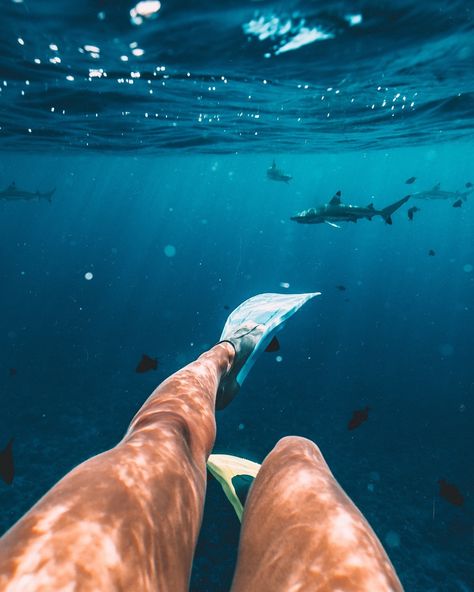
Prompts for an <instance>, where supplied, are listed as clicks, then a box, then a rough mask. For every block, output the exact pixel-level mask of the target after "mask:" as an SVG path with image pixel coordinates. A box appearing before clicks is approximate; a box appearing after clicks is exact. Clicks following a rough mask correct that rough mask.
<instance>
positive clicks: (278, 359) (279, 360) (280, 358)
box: [275, 356, 283, 362]
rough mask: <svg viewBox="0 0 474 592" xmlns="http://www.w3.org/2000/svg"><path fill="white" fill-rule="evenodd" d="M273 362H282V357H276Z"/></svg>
mask: <svg viewBox="0 0 474 592" xmlns="http://www.w3.org/2000/svg"><path fill="white" fill-rule="evenodd" d="M275 360H276V361H277V362H283V357H282V356H277V357H276V358H275Z"/></svg>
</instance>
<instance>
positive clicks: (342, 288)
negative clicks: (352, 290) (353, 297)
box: [336, 285, 346, 292]
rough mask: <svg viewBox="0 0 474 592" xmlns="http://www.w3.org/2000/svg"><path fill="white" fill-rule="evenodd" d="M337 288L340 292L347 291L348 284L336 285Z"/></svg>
mask: <svg viewBox="0 0 474 592" xmlns="http://www.w3.org/2000/svg"><path fill="white" fill-rule="evenodd" d="M336 288H337V289H338V290H339V291H340V292H345V291H346V286H343V285H340V286H336Z"/></svg>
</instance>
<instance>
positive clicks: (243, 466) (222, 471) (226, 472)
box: [207, 454, 260, 521]
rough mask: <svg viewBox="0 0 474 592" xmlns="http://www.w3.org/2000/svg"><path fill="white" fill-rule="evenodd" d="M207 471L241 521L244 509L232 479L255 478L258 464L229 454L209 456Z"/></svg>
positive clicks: (258, 467) (258, 468)
mask: <svg viewBox="0 0 474 592" xmlns="http://www.w3.org/2000/svg"><path fill="white" fill-rule="evenodd" d="M207 468H208V471H209V472H210V473H211V475H212V476H213V477H215V478H216V479H217V481H219V483H220V485H221V487H222V489H223V490H224V493H225V495H226V497H227V499H228V500H229V501H230V503H231V504H232V507H233V508H234V510H235V513H236V514H237V518H238V519H239V520H240V521H242V514H243V512H244V508H243V506H242V503H241V501H240V499H239V497H238V495H237V492H236V491H235V487H234V484H233V483H232V478H233V477H236V476H239V475H249V476H251V477H256V476H257V473H258V471H259V470H260V465H259V464H258V463H255V462H252V461H251V460H247V459H245V458H239V457H238V456H231V455H229V454H211V456H210V457H209V458H208V461H207Z"/></svg>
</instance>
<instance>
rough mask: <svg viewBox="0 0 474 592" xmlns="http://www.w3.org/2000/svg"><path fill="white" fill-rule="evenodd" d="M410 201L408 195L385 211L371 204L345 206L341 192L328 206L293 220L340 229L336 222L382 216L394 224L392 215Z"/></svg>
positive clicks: (313, 209) (301, 213) (293, 217)
mask: <svg viewBox="0 0 474 592" xmlns="http://www.w3.org/2000/svg"><path fill="white" fill-rule="evenodd" d="M409 199H410V196H409V195H407V196H406V197H404V198H403V199H400V200H399V201H397V202H395V203H393V204H392V205H390V206H387V207H386V208H383V210H376V209H375V207H374V204H373V203H370V204H369V205H368V206H366V207H365V208H364V207H360V206H351V205H346V204H343V203H342V202H341V192H340V191H338V192H337V193H336V195H335V196H334V197H333V198H332V199H331V201H330V202H329V203H328V204H325V205H323V206H319V207H318V208H310V209H309V210H304V211H303V212H300V213H299V214H296V215H295V216H292V218H291V220H294V221H295V222H298V223H299V224H322V223H326V224H329V225H330V226H335V227H336V228H340V226H338V225H337V224H336V222H357V220H360V219H363V218H366V219H367V220H372V218H373V217H374V216H381V217H382V218H383V219H384V220H385V222H386V223H387V224H392V214H393V213H394V212H395V211H396V210H398V208H400V207H401V206H402V205H403V204H404V203H406V202H407V201H408V200H409Z"/></svg>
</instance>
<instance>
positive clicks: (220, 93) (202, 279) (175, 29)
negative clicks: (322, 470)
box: [0, 0, 474, 592]
mask: <svg viewBox="0 0 474 592" xmlns="http://www.w3.org/2000/svg"><path fill="white" fill-rule="evenodd" d="M1 13H2V19H1V22H0V28H1V31H2V35H1V37H0V51H1V56H2V60H1V61H0V148H1V159H0V253H1V260H0V318H1V325H0V359H1V360H2V361H1V364H0V393H1V395H0V396H1V403H2V404H1V413H0V449H2V450H3V449H4V448H5V447H6V446H7V444H8V442H9V441H10V439H11V438H14V440H13V458H14V467H15V474H14V478H13V482H12V483H11V484H8V483H7V482H6V481H7V480H8V479H6V480H5V479H4V480H0V509H1V511H0V532H1V533H3V532H5V531H6V530H7V529H8V528H9V527H10V526H11V525H12V524H13V523H14V522H15V521H16V520H18V519H19V518H20V517H21V516H22V515H23V513H24V512H25V511H26V510H27V509H28V508H29V507H31V505H32V504H33V503H34V502H35V501H37V500H38V499H39V497H40V496H41V495H43V494H44V493H45V492H46V491H47V490H48V488H50V487H51V486H52V485H53V484H54V483H55V482H56V481H57V480H58V479H59V478H60V477H61V476H63V475H64V474H65V473H66V472H67V471H68V470H70V469H71V468H72V467H74V466H75V465H77V464H78V463H80V462H82V461H83V460H85V459H86V458H88V457H89V456H91V455H94V454H97V453H99V452H101V451H103V450H105V449H107V448H109V447H111V446H113V445H114V444H115V443H116V442H117V441H118V440H119V439H120V438H121V437H122V435H123V433H124V431H125V429H126V427H127V425H128V422H129V420H130V419H131V417H132V416H133V415H134V413H135V412H136V411H137V410H138V408H139V407H140V405H141V404H142V402H143V401H144V400H145V398H146V397H147V396H148V394H149V393H150V392H151V391H152V390H153V388H154V387H155V386H156V385H157V384H158V383H159V382H160V381H162V380H163V379H165V378H166V377H168V376H169V375H170V374H171V373H173V372H174V371H176V370H178V369H179V368H181V367H182V366H183V365H184V364H186V363H188V362H189V361H191V360H193V359H194V358H195V357H196V356H197V355H199V354H200V353H202V352H203V351H204V350H205V349H206V348H208V347H210V346H211V345H213V344H214V343H215V342H216V341H217V340H218V338H219V335H220V332H221V329H222V326H223V324H224V322H225V319H226V317H227V315H228V314H229V312H230V310H232V309H233V308H234V307H235V306H237V305H238V304H239V303H240V302H242V301H243V300H244V299H246V298H248V297H250V296H252V295H254V294H258V293H260V292H281V293H285V292H288V293H290V292H311V291H321V292H322V295H321V297H319V298H317V299H315V300H314V301H312V302H310V303H309V304H307V305H306V306H305V307H304V308H303V309H302V311H301V312H300V313H298V314H297V315H296V316H295V318H294V319H292V320H291V321H290V322H289V323H288V325H287V327H286V328H285V331H284V332H283V333H281V335H280V336H279V339H280V350H279V351H278V352H273V353H266V354H264V355H263V357H262V358H261V359H260V360H259V361H258V363H257V364H256V365H255V367H254V369H253V370H252V373H251V374H250V375H249V377H248V378H247V380H246V383H245V384H244V386H243V388H242V390H241V393H240V394H239V396H238V398H237V399H236V400H235V401H234V402H233V403H232V405H230V406H229V407H228V408H226V409H225V410H224V411H222V412H219V414H218V417H217V422H218V436H217V442H216V446H215V451H216V452H225V453H228V454H236V455H239V456H243V457H246V458H249V459H252V460H254V461H257V462H262V460H263V458H264V457H265V455H266V454H267V453H268V452H269V451H270V450H271V448H272V447H273V446H274V444H275V443H276V442H277V441H278V439H279V438H281V437H282V436H285V435H288V434H298V435H302V436H305V437H308V438H310V439H312V440H314V441H315V442H316V443H317V444H318V446H319V447H320V449H321V451H322V453H323V454H324V456H325V458H326V460H327V462H328V464H329V466H330V467H331V470H332V471H333V473H334V475H335V476H336V478H337V479H338V481H339V482H340V484H341V485H342V486H343V488H344V489H345V490H346V492H347V493H348V494H349V496H350V497H351V498H352V499H353V501H354V502H355V503H356V504H357V506H358V507H359V508H360V510H361V511H362V512H363V514H364V515H365V516H366V517H367V519H368V521H369V522H370V524H371V525H372V527H373V528H374V530H375V532H376V533H377V535H378V537H379V538H380V540H381V542H382V544H383V545H384V547H385V549H386V550H387V552H388V554H389V556H390V558H391V560H392V562H393V564H394V566H395V568H396V570H397V573H398V575H399V577H400V579H401V581H402V584H403V585H404V587H405V589H406V590H407V591H416V592H421V591H423V592H428V591H429V592H435V591H436V592H466V591H472V590H474V497H473V491H474V470H473V468H474V431H473V426H474V364H473V358H474V241H473V231H474V193H472V195H470V193H471V191H472V187H471V184H472V183H473V182H474V140H473V131H474V74H473V72H474V68H473V65H474V5H473V4H472V2H471V1H468V0H452V1H451V2H441V1H439V0H430V1H429V2H415V1H414V0H393V1H392V2H385V1H384V2H378V1H375V0H338V1H335V0H334V1H331V0H327V1H326V0H321V1H320V2H311V1H310V0H305V1H298V0H289V1H288V2H285V3H283V2H270V1H267V0H261V1H259V0H255V1H248V0H247V1H240V2H237V1H235V0H227V1H217V0H214V1H213V0H205V1H203V2H199V3H195V2H189V1H184V0H162V2H161V3H160V2H157V1H155V2H138V3H135V2H125V1H123V0H87V1H86V2H81V3H67V4H65V3H63V2H61V3H60V2H58V1H57V0H41V2H35V1H33V0H4V1H3V2H2V5H1ZM273 161H275V165H276V167H277V168H278V169H279V170H280V171H282V172H283V173H284V174H286V175H288V176H289V177H291V179H286V182H285V179H280V180H278V179H275V178H270V177H271V175H269V174H268V172H267V171H268V169H269V167H271V166H272V162H273ZM407 181H408V183H407ZM12 183H15V189H14V190H13V191H12ZM438 184H440V186H439V187H437V185H438ZM53 189H55V191H54V193H53V194H52V195H51V196H50V197H47V196H46V197H45V198H44V199H43V198H42V194H43V193H45V194H47V193H48V192H49V191H51V190H53ZM37 191H38V192H39V194H37V193H36V192H37ZM337 191H341V200H342V202H343V204H351V205H355V206H364V207H365V206H367V204H369V203H371V204H373V205H374V206H375V208H377V209H380V208H384V207H386V206H388V205H389V204H392V203H394V202H396V201H398V200H400V199H401V198H403V197H404V196H406V195H411V196H412V197H411V198H410V200H408V202H407V203H406V204H403V205H402V206H401V207H400V208H399V209H398V210H397V211H396V212H394V213H393V215H392V218H393V224H392V225H389V224H385V223H384V221H383V219H382V218H381V217H374V219H373V220H371V221H369V220H368V219H362V220H360V221H358V222H357V223H356V224H354V223H351V222H347V221H342V222H338V221H337V220H336V221H335V220H327V222H331V224H329V223H324V222H323V223H321V224H308V225H305V224H298V223H296V222H295V221H292V220H291V219H290V218H291V217H292V216H294V215H295V214H296V213H298V212H301V211H303V210H307V209H309V208H316V207H318V206H320V205H322V204H325V203H328V202H329V200H330V199H331V198H332V196H333V195H334V194H335V193H336V192H337ZM417 193H419V194H421V195H420V196H418V197H417V196H416V194H417ZM423 197H424V199H423ZM414 207H417V208H418V209H417V210H413V209H412V208H414ZM409 214H410V216H411V217H412V219H410V218H409ZM143 354H147V355H149V356H150V357H152V358H157V368H156V369H152V370H150V371H149V372H146V373H137V372H136V367H137V364H138V363H139V361H140V359H141V357H142V355H143ZM367 407H368V412H367V413H366V415H367V417H366V420H365V421H363V422H361V423H360V425H357V427H356V429H348V425H349V422H350V421H351V418H352V417H353V414H354V412H356V411H362V412H363V413H364V412H365V410H366V408H367ZM440 480H445V481H442V483H443V482H447V483H449V484H451V485H452V486H453V487H455V491H456V492H458V494H457V496H458V497H456V496H455V497H454V498H453V497H452V495H451V497H450V496H449V495H446V490H444V493H443V490H442V489H443V488H442V486H441V484H440V483H439V481H440ZM459 495H460V496H461V500H462V503H453V502H459V499H460V498H459ZM238 535H239V522H238V520H237V518H236V516H235V514H234V513H233V510H232V508H231V506H230V504H229V503H228V502H227V500H226V499H225V497H224V495H223V493H222V490H221V489H220V487H219V486H218V484H217V482H216V481H214V480H212V479H210V480H209V484H208V495H207V499H206V506H205V515H204V523H203V528H202V532H201V536H200V539H199V543H198V546H197V550H196V556H195V561H194V569H193V575H192V581H191V590H192V591H193V592H204V591H208V592H219V591H223V590H226V589H228V588H229V585H230V581H231V577H232V571H233V566H234V563H235V557H236V550H237V544H238Z"/></svg>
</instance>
